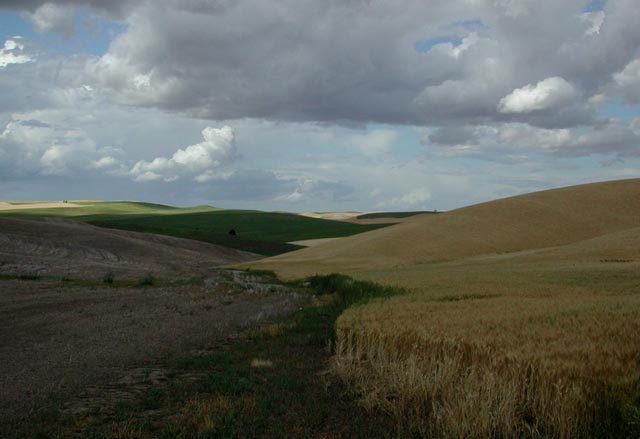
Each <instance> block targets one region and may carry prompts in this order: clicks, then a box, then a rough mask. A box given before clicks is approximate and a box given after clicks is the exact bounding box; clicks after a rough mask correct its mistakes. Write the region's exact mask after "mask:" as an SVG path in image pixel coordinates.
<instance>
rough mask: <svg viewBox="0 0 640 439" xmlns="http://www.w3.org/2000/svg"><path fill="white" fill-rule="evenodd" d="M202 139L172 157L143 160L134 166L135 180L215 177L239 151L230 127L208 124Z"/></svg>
mask: <svg viewBox="0 0 640 439" xmlns="http://www.w3.org/2000/svg"><path fill="white" fill-rule="evenodd" d="M202 137H203V139H204V141H203V142H200V143H197V144H195V145H191V146H188V147H186V148H184V149H179V150H177V151H176V152H175V153H174V154H173V156H172V157H171V158H166V157H157V158H155V159H153V160H152V161H151V162H147V161H145V160H140V161H139V162H137V163H136V164H135V165H134V166H133V167H132V168H131V171H130V173H131V175H132V176H134V178H135V180H136V181H153V180H164V181H175V180H177V179H178V178H180V177H182V176H189V177H192V178H193V179H194V180H195V181H198V182H205V181H208V180H210V179H212V178H214V177H215V176H216V174H214V172H215V171H216V170H218V169H219V168H221V167H222V166H223V165H225V164H227V163H229V162H231V161H233V160H235V159H236V158H237V157H238V151H237V148H236V145H235V136H234V132H233V129H232V128H231V127H230V126H224V127H222V128H219V129H217V128H212V127H207V128H205V129H204V130H202ZM220 175H221V176H223V177H224V175H225V174H224V173H222V174H220Z"/></svg>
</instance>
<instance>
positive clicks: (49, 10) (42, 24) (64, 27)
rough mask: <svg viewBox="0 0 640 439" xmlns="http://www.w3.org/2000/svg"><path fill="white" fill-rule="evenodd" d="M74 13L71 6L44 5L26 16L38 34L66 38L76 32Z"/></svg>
mask: <svg viewBox="0 0 640 439" xmlns="http://www.w3.org/2000/svg"><path fill="white" fill-rule="evenodd" d="M74 13H75V8H74V7H73V6H72V5H61V4H55V3H45V4H43V5H41V6H40V7H39V8H38V9H36V10H35V11H34V12H27V13H26V16H27V17H28V18H29V20H31V22H32V23H33V27H34V28H35V29H36V30H37V31H38V32H42V33H44V32H53V33H57V34H59V35H62V36H64V37H67V38H68V37H72V36H73V35H75V34H76V31H77V30H76V25H75V21H74Z"/></svg>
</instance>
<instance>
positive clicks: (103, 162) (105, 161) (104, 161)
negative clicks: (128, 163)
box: [90, 156, 120, 169]
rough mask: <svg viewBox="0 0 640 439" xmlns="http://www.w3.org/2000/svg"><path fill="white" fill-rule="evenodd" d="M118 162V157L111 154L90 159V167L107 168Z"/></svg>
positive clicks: (116, 164)
mask: <svg viewBox="0 0 640 439" xmlns="http://www.w3.org/2000/svg"><path fill="white" fill-rule="evenodd" d="M119 163H120V162H119V161H118V159H116V158H114V157H111V156H106V157H101V158H100V159H98V160H91V162H90V167H91V168H94V169H109V168H113V167H115V166H118V164H119Z"/></svg>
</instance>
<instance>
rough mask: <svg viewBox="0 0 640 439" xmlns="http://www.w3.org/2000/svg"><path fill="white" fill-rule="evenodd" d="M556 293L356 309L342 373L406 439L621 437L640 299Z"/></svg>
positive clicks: (349, 317) (639, 340) (342, 347)
mask: <svg viewBox="0 0 640 439" xmlns="http://www.w3.org/2000/svg"><path fill="white" fill-rule="evenodd" d="M548 288H551V287H548ZM547 291H551V290H550V289H547ZM555 293H556V294H543V295H534V294H530V295H529V296H527V295H526V294H524V293H523V294H522V295H521V294H518V295H511V296H499V297H491V296H485V297H483V296H482V295H458V296H439V297H438V298H435V299H434V298H428V297H423V296H422V297H421V296H402V297H398V298H394V299H391V300H387V301H384V302H373V303H370V304H367V305H364V306H357V307H353V308H350V309H348V310H347V311H345V313H343V314H342V315H341V317H340V318H339V319H338V322H337V342H336V356H335V361H334V365H333V370H334V371H335V372H336V373H337V374H339V375H340V376H341V377H342V378H344V379H345V380H346V381H347V382H349V383H351V384H352V385H353V386H354V387H355V389H357V391H358V393H359V394H360V396H361V398H362V401H363V403H364V404H365V405H366V406H367V407H369V408H371V409H373V408H375V409H382V410H384V411H385V412H388V413H390V414H392V415H393V416H394V417H395V418H396V420H397V423H398V426H399V428H400V431H401V433H406V434H407V435H408V434H409V433H410V432H411V433H416V432H417V433H419V434H421V435H423V436H426V437H442V436H444V437H465V438H467V437H469V438H473V437H477V438H493V437H501V438H521V437H531V438H538V437H549V438H579V437H593V436H594V434H595V433H597V434H598V435H599V436H606V434H605V433H607V432H609V433H611V434H614V433H615V429H616V428H617V427H622V425H617V426H616V425H611V423H612V422H613V423H615V422H616V421H618V420H619V417H620V416H621V411H623V410H624V408H625V406H626V404H627V403H628V402H630V401H632V399H633V398H634V397H636V396H637V390H638V387H637V386H638V383H639V382H640V368H639V359H640V295H636V294H619V295H611V294H591V295H574V294H566V293H564V292H563V291H562V290H556V291H555Z"/></svg>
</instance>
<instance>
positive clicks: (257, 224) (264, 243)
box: [0, 201, 386, 256]
mask: <svg viewBox="0 0 640 439" xmlns="http://www.w3.org/2000/svg"><path fill="white" fill-rule="evenodd" d="M73 203H74V204H82V207H73V208H49V209H22V210H9V211H2V212H0V214H1V215H11V216H17V215H28V216H62V217H67V218H72V219H74V220H79V221H84V222H88V223H90V224H93V225H96V226H100V227H108V228H114V229H121V230H131V231H136V232H146V233H157V234H161V235H169V236H175V237H178V238H188V239H196V240H199V241H205V242H210V243H213V244H219V245H224V246H226V247H231V248H236V249H240V250H245V251H250V252H253V253H258V254H262V255H268V256H272V255H277V254H281V253H286V252H289V251H292V250H297V249H300V248H302V247H301V246H298V245H294V244H288V243H289V242H291V241H302V240H308V239H322V238H336V237H344V236H351V235H355V234H357V233H362V232H366V231H369V230H373V229H378V228H380V227H385V226H386V225H384V224H382V225H381V224H373V225H361V224H352V223H346V222H340V221H331V220H324V219H317V218H308V217H304V216H300V215H295V214H289V213H274V212H261V211H254V210H226V209H219V208H215V207H211V206H197V207H190V208H177V207H172V206H165V205H161V204H150V203H137V202H121V201H117V202H73ZM231 229H234V230H235V231H236V236H231V235H229V231H230V230H231Z"/></svg>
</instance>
